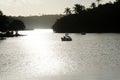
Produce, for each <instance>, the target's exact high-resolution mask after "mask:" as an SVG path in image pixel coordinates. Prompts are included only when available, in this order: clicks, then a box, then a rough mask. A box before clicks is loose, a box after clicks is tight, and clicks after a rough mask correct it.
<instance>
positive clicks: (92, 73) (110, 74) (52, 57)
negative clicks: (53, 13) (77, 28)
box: [0, 30, 120, 80]
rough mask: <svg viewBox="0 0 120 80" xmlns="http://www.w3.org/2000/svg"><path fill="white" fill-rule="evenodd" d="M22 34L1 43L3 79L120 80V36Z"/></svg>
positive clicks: (40, 31)
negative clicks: (62, 38) (64, 40)
mask: <svg viewBox="0 0 120 80" xmlns="http://www.w3.org/2000/svg"><path fill="white" fill-rule="evenodd" d="M21 33H22V34H26V35H27V36H22V37H14V38H7V39H5V40H0V80H120V76H119V75H120V34H114V33H109V34H86V35H80V34H70V36H71V37H72V38H73V41H71V42H62V41H61V40H60V38H61V36H63V34H57V33H53V32H52V31H51V30H34V31H24V32H21Z"/></svg>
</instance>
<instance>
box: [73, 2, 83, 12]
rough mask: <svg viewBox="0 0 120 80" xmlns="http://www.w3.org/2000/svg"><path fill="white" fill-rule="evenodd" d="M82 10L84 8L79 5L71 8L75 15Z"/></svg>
mask: <svg viewBox="0 0 120 80" xmlns="http://www.w3.org/2000/svg"><path fill="white" fill-rule="evenodd" d="M83 10H85V6H83V5H80V4H75V5H74V7H73V11H74V12H75V14H80V13H81V12H82V11H83Z"/></svg>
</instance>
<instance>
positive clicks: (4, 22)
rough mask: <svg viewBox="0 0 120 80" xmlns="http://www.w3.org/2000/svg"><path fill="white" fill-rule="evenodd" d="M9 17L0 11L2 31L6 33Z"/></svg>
mask: <svg viewBox="0 0 120 80" xmlns="http://www.w3.org/2000/svg"><path fill="white" fill-rule="evenodd" d="M8 24H9V22H8V17H7V16H5V15H3V13H2V11H0V31H1V32H5V31H6V30H7V28H8Z"/></svg>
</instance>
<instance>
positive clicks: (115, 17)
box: [52, 0, 120, 33]
mask: <svg viewBox="0 0 120 80" xmlns="http://www.w3.org/2000/svg"><path fill="white" fill-rule="evenodd" d="M96 2H97V4H96V3H95V2H93V3H92V4H91V6H90V7H89V8H85V6H84V5H81V4H75V5H74V7H73V8H72V9H73V10H72V9H71V8H68V7H67V8H65V11H64V13H66V15H65V16H63V17H62V18H60V19H58V20H57V21H56V22H55V24H54V25H53V26H52V29H53V30H54V32H75V33H76V32H77V33H79V32H96V33H103V32H117V33H118V32H120V30H119V25H120V23H119V19H120V11H119V10H120V0H116V1H115V2H113V3H112V2H109V3H106V4H100V2H101V0H97V1H96Z"/></svg>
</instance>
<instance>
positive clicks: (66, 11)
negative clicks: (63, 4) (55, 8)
mask: <svg viewBox="0 0 120 80" xmlns="http://www.w3.org/2000/svg"><path fill="white" fill-rule="evenodd" d="M64 13H66V15H70V14H72V13H71V10H70V8H68V7H67V8H65V11H64Z"/></svg>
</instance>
